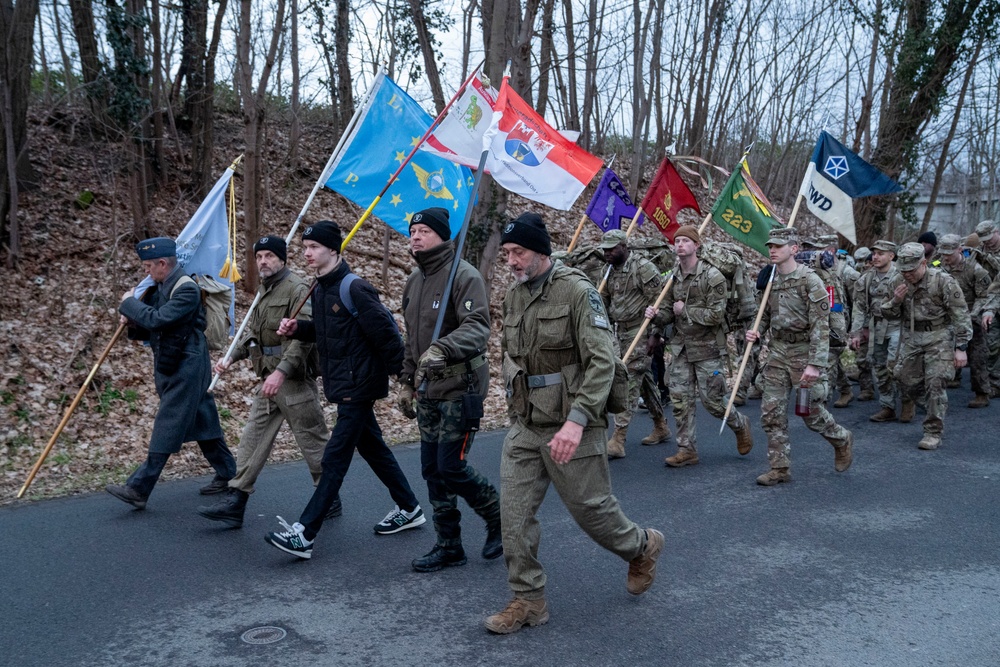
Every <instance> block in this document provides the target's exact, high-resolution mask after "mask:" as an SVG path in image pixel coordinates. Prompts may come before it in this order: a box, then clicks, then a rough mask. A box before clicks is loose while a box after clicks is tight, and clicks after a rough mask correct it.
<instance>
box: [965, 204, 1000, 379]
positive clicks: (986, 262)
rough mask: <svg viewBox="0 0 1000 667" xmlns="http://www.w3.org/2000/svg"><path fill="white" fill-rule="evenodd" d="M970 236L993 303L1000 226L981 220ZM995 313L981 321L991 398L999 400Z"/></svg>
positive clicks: (999, 291) (998, 291)
mask: <svg viewBox="0 0 1000 667" xmlns="http://www.w3.org/2000/svg"><path fill="white" fill-rule="evenodd" d="M972 236H975V237H976V239H975V240H978V241H979V243H978V246H977V247H976V249H975V251H974V253H973V256H974V257H975V258H976V261H977V262H979V263H980V264H981V265H982V267H983V268H984V269H986V272H987V273H989V274H990V279H991V280H992V281H993V282H992V283H991V284H990V295H991V299H990V300H991V302H994V301H996V300H997V298H996V297H997V296H998V295H1000V224H998V223H997V221H995V220H983V221H982V222H980V223H979V224H978V225H976V232H975V234H972ZM968 244H969V245H970V246H971V245H972V241H968ZM996 312H997V308H991V309H990V310H989V312H985V313H983V316H984V317H983V320H982V324H983V329H984V330H985V336H986V345H987V346H988V348H989V354H990V356H989V360H988V361H987V367H988V368H989V370H990V397H991V398H1000V325H998V323H997V322H994V321H993V316H994V314H995V313H996ZM987 315H988V317H987Z"/></svg>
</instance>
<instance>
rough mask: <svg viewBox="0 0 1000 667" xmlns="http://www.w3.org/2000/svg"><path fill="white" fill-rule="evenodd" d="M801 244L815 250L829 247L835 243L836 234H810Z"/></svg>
mask: <svg viewBox="0 0 1000 667" xmlns="http://www.w3.org/2000/svg"><path fill="white" fill-rule="evenodd" d="M803 245H804V246H805V247H807V248H813V249H815V250H820V249H822V248H829V247H830V246H832V245H837V235H836V234H820V235H819V236H812V237H810V238H808V239H806V240H805V242H804V243H803Z"/></svg>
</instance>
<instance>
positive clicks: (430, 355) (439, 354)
mask: <svg viewBox="0 0 1000 667" xmlns="http://www.w3.org/2000/svg"><path fill="white" fill-rule="evenodd" d="M447 360H448V354H447V353H446V352H445V351H444V350H442V349H441V348H440V347H438V346H437V345H431V346H430V347H428V348H427V351H425V352H424V353H423V354H421V355H420V359H419V360H418V361H417V368H419V369H420V370H421V374H426V373H427V371H428V370H432V369H439V370H440V369H443V368H444V366H445V362H446V361H447Z"/></svg>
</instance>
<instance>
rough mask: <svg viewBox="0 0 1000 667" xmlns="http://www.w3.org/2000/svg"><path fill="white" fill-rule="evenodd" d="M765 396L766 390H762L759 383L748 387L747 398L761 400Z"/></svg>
mask: <svg viewBox="0 0 1000 667" xmlns="http://www.w3.org/2000/svg"><path fill="white" fill-rule="evenodd" d="M763 397H764V392H762V391H761V390H760V388H759V387H757V385H751V386H750V388H749V389H747V400H751V401H759V400H760V399H761V398H763Z"/></svg>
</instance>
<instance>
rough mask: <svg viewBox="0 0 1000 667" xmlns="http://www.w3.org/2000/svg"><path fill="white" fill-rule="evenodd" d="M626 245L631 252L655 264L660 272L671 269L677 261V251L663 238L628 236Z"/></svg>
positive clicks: (664, 272) (667, 271)
mask: <svg viewBox="0 0 1000 667" xmlns="http://www.w3.org/2000/svg"><path fill="white" fill-rule="evenodd" d="M628 247H629V248H630V249H631V250H632V252H634V253H636V254H637V255H639V256H640V257H642V258H644V259H648V260H649V261H651V262H652V263H653V264H655V265H656V268H657V269H659V270H660V273H661V274H666V273H670V272H671V271H673V270H674V265H675V264H676V263H677V253H675V252H674V249H673V248H671V247H670V244H669V243H667V240H666V239H665V238H659V239H652V238H642V239H639V238H630V239H629V240H628Z"/></svg>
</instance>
